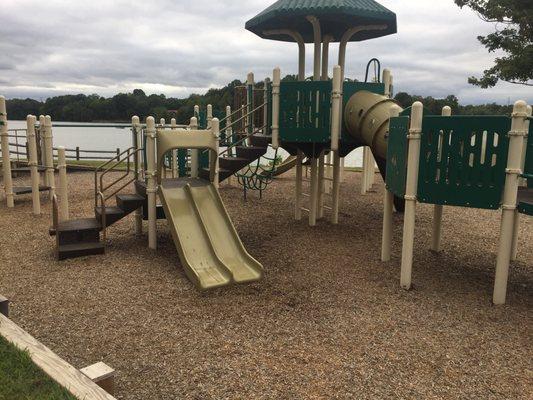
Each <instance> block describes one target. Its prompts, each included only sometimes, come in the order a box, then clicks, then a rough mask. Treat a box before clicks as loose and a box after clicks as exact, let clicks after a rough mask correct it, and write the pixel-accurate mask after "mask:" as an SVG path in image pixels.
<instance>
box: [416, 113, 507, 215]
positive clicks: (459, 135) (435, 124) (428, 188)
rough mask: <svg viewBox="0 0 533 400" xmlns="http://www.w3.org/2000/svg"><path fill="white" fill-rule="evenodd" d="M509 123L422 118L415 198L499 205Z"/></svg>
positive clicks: (474, 118) (488, 118)
mask: <svg viewBox="0 0 533 400" xmlns="http://www.w3.org/2000/svg"><path fill="white" fill-rule="evenodd" d="M510 127H511V119H510V118H508V117H503V116H501V117H500V116H452V117H442V116H427V117H424V119H423V124H422V139H421V147H420V170H419V175H418V193H417V195H418V201H420V202H422V203H430V204H441V205H453V206H464V207H474V208H484V209H491V210H494V209H497V208H499V207H500V204H501V197H502V193H503V187H504V183H505V168H506V165H507V151H508V147H509V138H508V136H507V133H508V132H509V130H510Z"/></svg>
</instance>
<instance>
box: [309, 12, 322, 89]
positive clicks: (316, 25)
mask: <svg viewBox="0 0 533 400" xmlns="http://www.w3.org/2000/svg"><path fill="white" fill-rule="evenodd" d="M307 20H308V21H309V22H310V23H311V25H313V37H314V43H315V50H314V65H313V80H314V81H319V80H320V67H321V62H320V60H321V54H320V51H321V44H322V32H321V29H320V21H319V20H318V18H317V17H315V16H312V15H310V16H308V17H307Z"/></svg>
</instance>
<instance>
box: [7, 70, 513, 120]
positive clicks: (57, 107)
mask: <svg viewBox="0 0 533 400" xmlns="http://www.w3.org/2000/svg"><path fill="white" fill-rule="evenodd" d="M295 79H296V78H295V76H294V75H288V76H286V77H285V78H284V79H283V80H284V81H292V80H295ZM242 85H243V83H242V82H240V81H238V80H235V81H233V82H231V83H229V84H228V85H226V86H224V87H223V88H220V89H209V90H208V91H207V93H205V94H204V95H200V94H191V95H190V96H189V97H187V98H185V99H178V98H173V97H166V96H165V95H164V94H151V95H146V93H145V92H144V91H143V90H141V89H135V90H134V91H133V92H132V93H119V94H117V95H115V96H113V97H109V98H106V97H103V96H99V95H97V94H92V95H84V94H77V95H63V96H55V97H50V98H48V99H46V100H45V101H43V102H41V101H37V100H34V99H29V98H28V99H11V100H8V101H7V107H8V116H9V119H12V120H23V119H25V118H26V116H27V115H28V114H33V115H41V114H42V115H50V116H51V117H52V119H53V120H55V121H68V122H127V121H129V120H130V119H131V117H132V116H133V115H138V116H139V117H140V118H141V120H143V119H144V118H146V117H147V116H149V115H152V116H154V117H155V118H156V120H159V119H160V118H165V119H167V120H169V119H170V118H176V121H177V123H178V124H186V123H188V122H189V119H190V118H191V116H192V115H193V110H194V106H195V105H199V106H200V107H201V108H202V109H205V107H206V106H207V104H212V105H213V110H214V111H215V113H219V114H222V113H224V112H225V109H226V106H227V105H230V106H233V101H234V97H235V92H236V87H238V86H242ZM395 100H396V101H397V102H398V103H399V104H400V105H401V106H402V107H404V108H405V107H409V106H410V105H411V104H413V102H415V101H421V102H422V103H423V104H424V106H425V107H426V108H427V109H428V110H429V111H430V112H431V113H433V114H440V113H441V110H442V107H444V106H445V105H447V106H450V107H451V108H452V111H453V113H454V114H464V115H510V113H511V109H512V106H505V105H504V106H502V105H498V104H495V103H493V104H483V105H460V104H459V100H458V99H457V97H456V96H454V95H449V96H447V97H445V98H443V99H436V98H433V97H431V96H429V97H423V96H418V95H410V94H408V93H405V92H400V93H398V94H396V96H395Z"/></svg>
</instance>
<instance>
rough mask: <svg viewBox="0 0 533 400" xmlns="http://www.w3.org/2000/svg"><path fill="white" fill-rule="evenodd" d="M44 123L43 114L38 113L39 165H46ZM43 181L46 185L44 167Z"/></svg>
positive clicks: (77, 154) (77, 155) (46, 177)
mask: <svg viewBox="0 0 533 400" xmlns="http://www.w3.org/2000/svg"><path fill="white" fill-rule="evenodd" d="M45 125H46V123H45V118H44V115H39V136H40V139H41V142H40V148H41V159H40V163H41V164H40V165H41V166H43V167H44V166H46V141H45V137H46V132H45V131H46V126H45ZM79 158H80V157H79V149H78V151H77V153H76V159H77V160H79ZM43 183H44V185H45V186H48V175H47V173H46V168H45V169H44V171H43Z"/></svg>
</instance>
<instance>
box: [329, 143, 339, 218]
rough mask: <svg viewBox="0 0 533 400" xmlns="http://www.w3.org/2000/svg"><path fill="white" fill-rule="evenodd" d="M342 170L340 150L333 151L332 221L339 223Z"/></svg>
mask: <svg viewBox="0 0 533 400" xmlns="http://www.w3.org/2000/svg"><path fill="white" fill-rule="evenodd" d="M340 172H341V159H340V157H339V151H338V150H335V151H333V188H332V191H333V193H332V195H333V196H332V197H333V206H332V207H331V208H332V215H331V223H332V224H335V225H336V224H338V223H339V202H340V197H339V195H340V190H339V189H340Z"/></svg>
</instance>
